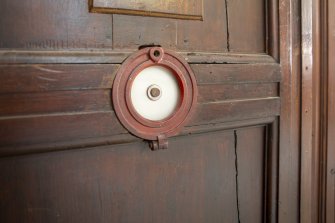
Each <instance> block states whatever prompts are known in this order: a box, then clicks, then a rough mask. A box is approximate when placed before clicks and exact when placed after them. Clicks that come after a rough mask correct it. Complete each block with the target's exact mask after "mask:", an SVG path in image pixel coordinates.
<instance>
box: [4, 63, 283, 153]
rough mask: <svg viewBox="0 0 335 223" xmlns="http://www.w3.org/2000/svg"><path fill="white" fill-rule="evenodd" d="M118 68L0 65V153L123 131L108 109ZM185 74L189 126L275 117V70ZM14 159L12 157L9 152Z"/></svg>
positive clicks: (237, 68)
mask: <svg viewBox="0 0 335 223" xmlns="http://www.w3.org/2000/svg"><path fill="white" fill-rule="evenodd" d="M118 67H119V65H113V64H105V65H96V64H92V65H89V64H86V65H74V64H72V65H19V66H17V65H2V66H1V69H0V74H1V76H2V77H3V78H4V81H2V82H1V83H0V89H1V90H0V92H1V94H0V105H1V109H0V114H1V116H2V117H1V118H0V123H1V129H0V135H1V140H0V145H1V149H0V150H1V151H3V153H2V154H3V155H4V154H6V155H9V154H10V152H9V153H8V151H9V150H8V149H7V148H8V147H10V148H12V147H13V146H15V145H16V146H23V145H26V146H27V147H30V148H31V150H32V151H35V150H34V149H33V147H34V146H33V145H34V144H36V146H37V147H39V144H55V143H58V144H59V145H60V146H62V147H64V146H65V147H66V143H68V144H73V142H76V143H77V144H78V145H80V144H85V143H84V142H85V140H86V139H87V138H90V139H94V138H96V139H101V138H105V137H107V136H110V137H118V135H120V134H124V133H126V131H125V129H123V127H122V126H121V124H120V123H119V121H118V120H117V118H116V116H115V114H114V112H113V108H112V97H111V87H112V82H113V79H114V77H115V72H116V71H117V69H118ZM192 69H193V70H194V72H195V75H196V78H197V81H198V85H199V104H198V105H197V109H196V113H195V115H194V116H193V117H192V120H191V121H190V123H188V126H197V125H208V124H215V123H223V122H231V121H240V120H248V119H260V118H265V117H274V116H277V115H279V110H280V99H279V92H278V84H279V83H280V67H279V66H278V65H276V64H269V65H267V64H251V65H247V64H245V65H233V64H232V65H206V64H205V65H200V64H195V65H192ZM64 130H66V131H64ZM80 140H82V141H83V143H80ZM47 147H48V146H47ZM28 151H29V150H28ZM28 151H27V150H25V153H26V152H28ZM42 151H43V150H42ZM13 154H17V151H16V150H15V149H14V150H13Z"/></svg>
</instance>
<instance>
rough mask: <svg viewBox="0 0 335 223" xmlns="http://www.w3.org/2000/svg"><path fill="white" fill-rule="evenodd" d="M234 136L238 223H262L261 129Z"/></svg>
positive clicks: (248, 129) (262, 130)
mask: <svg viewBox="0 0 335 223" xmlns="http://www.w3.org/2000/svg"><path fill="white" fill-rule="evenodd" d="M235 134H236V157H237V159H236V168H237V173H236V177H237V179H236V180H237V182H238V184H237V190H238V200H239V203H238V205H239V213H240V222H264V220H263V216H264V206H263V201H264V185H265V184H264V183H265V182H264V180H265V178H264V173H265V161H266V157H265V155H266V154H267V153H266V152H265V149H266V145H265V143H266V141H265V140H264V136H265V128H264V126H260V127H252V128H246V129H239V130H237V131H236V133H235ZM244 182H248V183H247V184H246V183H244Z"/></svg>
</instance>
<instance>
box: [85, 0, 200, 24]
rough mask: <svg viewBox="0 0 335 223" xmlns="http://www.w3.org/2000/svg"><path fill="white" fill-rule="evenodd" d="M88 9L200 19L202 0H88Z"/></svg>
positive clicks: (103, 11)
mask: <svg viewBox="0 0 335 223" xmlns="http://www.w3.org/2000/svg"><path fill="white" fill-rule="evenodd" d="M89 4H90V11H92V12H101V13H115V14H125V15H142V16H155V17H167V18H177V19H194V20H202V11H203V10H202V9H203V3H202V0H186V1H178V0H140V1H132V0H90V1H89Z"/></svg>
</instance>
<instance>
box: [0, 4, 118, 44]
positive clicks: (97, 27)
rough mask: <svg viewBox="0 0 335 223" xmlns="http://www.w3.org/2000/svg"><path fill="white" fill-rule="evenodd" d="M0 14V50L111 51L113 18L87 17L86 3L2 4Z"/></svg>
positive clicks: (94, 15) (93, 15) (101, 16)
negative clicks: (74, 49) (75, 49)
mask: <svg viewBox="0 0 335 223" xmlns="http://www.w3.org/2000/svg"><path fill="white" fill-rule="evenodd" d="M0 14H1V17H2V18H1V20H0V48H13V49H15V48H21V49H34V50H47V49H52V50H59V49H73V48H86V49H89V48H110V49H111V48H112V33H113V32H112V16H111V15H99V14H89V13H88V3H87V1H85V0H84V1H83V0H71V1H68V0H58V1H53V0H46V1H40V0H32V1H24V2H22V1H20V0H3V1H1V2H0ZM13 24H15V25H13Z"/></svg>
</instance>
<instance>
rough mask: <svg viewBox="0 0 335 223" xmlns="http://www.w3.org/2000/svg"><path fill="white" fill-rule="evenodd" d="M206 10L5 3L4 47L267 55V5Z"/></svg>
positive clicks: (0, 35) (0, 29)
mask: <svg viewBox="0 0 335 223" xmlns="http://www.w3.org/2000/svg"><path fill="white" fill-rule="evenodd" d="M170 1H171V0H170ZM196 1H197V2H198V0H196ZM199 1H200V0H199ZM122 2H123V1H122ZM122 2H121V1H120V3H122ZM166 2H167V1H164V4H166ZM183 2H186V1H183ZM196 5H199V4H196ZM226 5H228V7H229V8H227V9H226ZM189 6H190V7H193V5H189ZM203 6H204V9H203V11H204V16H203V17H204V21H203V22H202V21H179V20H176V19H159V18H148V17H141V16H125V15H110V14H98V13H89V8H88V7H89V6H88V1H87V0H72V1H68V0H59V1H57V2H55V1H52V0H46V1H43V2H41V3H40V2H39V1H38V0H32V1H31V2H24V3H22V2H21V1H20V0H3V1H1V3H0V14H1V15H2V19H1V20H0V48H1V49H29V50H64V49H65V50H67V49H114V50H115V49H122V50H124V49H137V48H138V47H139V46H141V45H148V44H158V45H162V46H163V47H167V48H171V49H176V50H179V51H204V52H221V53H222V52H228V51H229V50H230V49H229V46H230V45H231V46H232V51H234V52H241V53H266V50H265V45H266V39H265V36H266V33H267V29H266V26H265V24H266V21H265V20H266V16H269V17H271V16H272V15H270V14H269V15H266V11H265V2H263V1H257V2H254V3H253V2H251V1H249V3H248V5H246V4H245V2H243V1H229V0H225V1H220V0H211V1H207V2H206V3H204V4H203ZM31 10H33V12H34V13H31ZM229 11H230V12H229ZM253 15H255V16H253ZM12 24H15V26H13V25H12ZM241 24H248V25H241ZM27 27H29V28H27ZM125 29H126V30H125ZM246 32H247V33H246ZM228 34H229V36H230V38H228ZM246 38H248V41H246ZM230 41H232V42H231V43H230Z"/></svg>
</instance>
